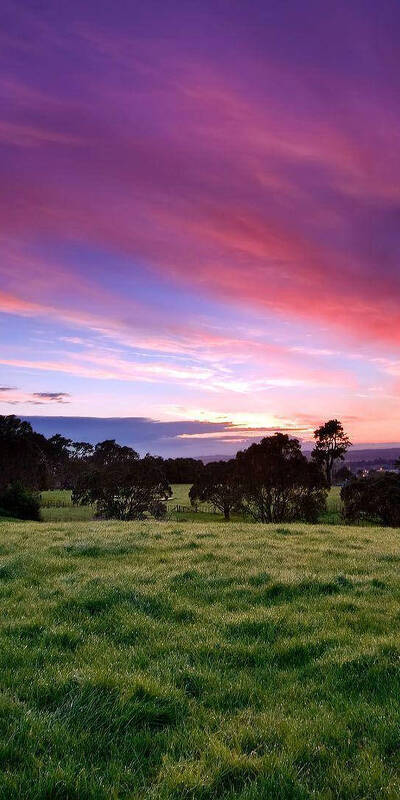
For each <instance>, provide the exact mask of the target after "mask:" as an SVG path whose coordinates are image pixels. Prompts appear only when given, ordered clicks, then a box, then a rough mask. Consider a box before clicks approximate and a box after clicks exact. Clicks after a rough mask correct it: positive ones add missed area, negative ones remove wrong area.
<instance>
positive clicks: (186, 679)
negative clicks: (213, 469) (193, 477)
mask: <svg viewBox="0 0 400 800" xmlns="http://www.w3.org/2000/svg"><path fill="white" fill-rule="evenodd" d="M0 545H1V557H0V594H1V608H2V616H1V628H0V638H1V641H0V666H1V669H0V765H1V769H0V798H1V800H8V799H10V800H11V798H12V799H13V800H14V798H17V797H18V798H19V799H20V800H25V798H26V800H28V798H29V800H39V798H40V800H45V799H46V800H60V799H62V800H89V798H90V799H91V800H94V799H96V800H100V798H101V800H106V799H107V800H109V799H110V798H113V799H114V800H116V798H119V799H120V800H121V799H122V798H125V799H126V800H127V799H128V798H130V800H145V799H146V800H156V798H158V799H160V800H161V799H162V800H166V798H168V799H169V800H171V799H172V798H174V799H176V800H178V798H179V800H183V798H191V800H215V799H216V800H220V799H221V798H226V800H228V798H229V800H232V798H240V800H260V798H261V800H267V798H268V800H305V799H306V798H313V799H314V800H334V799H335V800H355V799H358V800H361V799H362V800H368V799H369V798H376V800H378V798H379V799H380V798H383V800H389V799H390V800H395V798H396V800H397V798H398V797H399V796H400V754H399V752H400V751H399V745H400V702H399V698H400V668H399V667H400V615H399V600H400V580H399V563H400V555H399V533H398V532H396V531H392V530H388V529H386V530H384V529H374V528H368V529H366V528H358V529H357V528H341V527H340V526H335V527H331V528H329V527H323V526H310V527H306V526H301V525H293V526H285V527H277V526H270V527H267V526H256V525H249V524H247V525H243V524H242V525H240V524H236V523H232V524H230V525H224V524H220V525H212V524H208V525H207V524H186V525H177V524H176V523H169V524H168V523H159V524H156V523H150V522H149V523H125V524H121V523H81V524H77V523H59V524H43V523H42V524H40V523H39V524H35V523H24V524H22V523H1V524H0Z"/></svg>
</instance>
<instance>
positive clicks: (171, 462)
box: [162, 458, 204, 483]
mask: <svg viewBox="0 0 400 800" xmlns="http://www.w3.org/2000/svg"><path fill="white" fill-rule="evenodd" d="M162 463H163V468H164V472H165V477H166V478H167V481H168V483H195V482H196V481H197V479H198V478H199V476H200V475H201V474H202V472H203V470H204V464H203V462H202V461H200V460H199V459H196V458H167V459H165V461H162Z"/></svg>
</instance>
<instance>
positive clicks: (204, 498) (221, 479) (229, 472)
mask: <svg viewBox="0 0 400 800" xmlns="http://www.w3.org/2000/svg"><path fill="white" fill-rule="evenodd" d="M189 497H190V502H191V504H192V505H193V506H194V505H196V504H197V503H199V502H200V503H211V504H212V505H213V506H215V507H216V508H218V509H219V511H222V513H223V515H224V518H225V519H226V520H229V519H230V515H231V512H232V511H239V510H240V508H241V504H242V487H241V484H240V481H239V476H238V471H237V463H236V461H235V460H234V459H232V460H231V461H212V462H210V463H209V464H206V466H205V467H204V469H203V470H201V471H200V472H199V474H198V476H197V479H196V480H195V482H194V484H193V486H192V487H191V489H190V492H189Z"/></svg>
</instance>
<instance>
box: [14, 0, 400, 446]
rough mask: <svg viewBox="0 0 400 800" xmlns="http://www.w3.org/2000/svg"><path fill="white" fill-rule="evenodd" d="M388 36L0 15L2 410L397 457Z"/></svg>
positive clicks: (216, 11)
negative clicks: (333, 424) (332, 427)
mask: <svg viewBox="0 0 400 800" xmlns="http://www.w3.org/2000/svg"><path fill="white" fill-rule="evenodd" d="M399 38H400V4H399V3H398V0H379V2H378V0H374V1H372V0H346V2H342V0H334V1H331V0H326V2H324V3H321V2H320V0H318V2H316V0H306V2H305V1H304V0H269V2H265V0H262V2H259V0H253V2H251V3H245V2H243V0H240V1H239V0H202V1H201V2H194V1H193V0H192V1H191V2H183V0H182V1H181V2H174V0H169V2H167V3H166V2H165V0H162V1H160V2H158V0H157V1H155V0H146V2H145V3H144V2H136V0H129V2H128V0H115V2H113V3H110V2H103V1H102V0H96V2H95V0H92V2H89V0H79V2H76V1H75V0H70V2H68V3H60V2H54V0H51V2H46V1H45V0H30V2H24V0H18V2H15V3H14V2H10V1H9V0H2V4H1V10H0V44H1V47H0V67H1V69H0V170H1V172H0V413H2V414H11V413H13V414H17V415H19V416H34V417H37V416H39V417H46V419H47V418H49V417H50V418H53V419H54V424H55V425H56V424H58V421H59V420H61V419H64V421H65V419H66V418H74V419H75V418H82V419H83V420H87V419H88V418H95V419H99V418H105V419H107V420H111V423H110V425H109V424H108V423H107V430H109V429H110V430H111V433H112V432H113V430H115V432H116V435H115V438H118V432H120V433H121V430H122V429H121V426H120V424H119V423H118V420H121V419H123V418H128V419H129V420H132V419H133V420H136V422H135V425H136V423H137V424H138V425H139V427H140V425H142V427H141V428H140V430H141V431H142V434H143V431H144V430H145V429H146V430H147V433H146V436H147V439H146V436H145V437H144V440H143V441H145V442H148V443H149V448H148V449H151V450H152V452H160V453H162V454H168V453H171V454H174V455H176V454H178V453H180V452H182V453H184V454H204V455H207V454H208V453H226V452H234V451H236V450H237V449H238V448H242V447H243V446H244V445H246V444H247V443H248V442H250V441H254V440H256V439H259V438H260V436H262V435H263V434H264V435H266V434H268V433H270V432H271V431H274V430H283V431H288V432H293V435H296V436H299V437H300V438H301V439H302V440H304V441H309V440H310V438H311V437H312V431H313V429H314V428H315V427H316V426H317V425H319V424H320V423H321V422H322V421H324V420H326V419H329V418H332V417H337V418H339V419H341V420H342V421H343V423H344V426H345V428H346V430H347V431H348V432H349V434H350V435H351V438H352V440H353V442H354V443H356V444H362V443H367V442H368V443H378V442H381V443H396V442H400V401H399V397H400V392H399V388H400V224H399V223H400V102H399V101H400V55H399V47H398V42H399ZM113 419H114V427H113V424H112V420H113ZM138 421H139V422H138ZM65 424H66V423H65ZM86 424H87V425H88V426H89V427H90V424H91V423H90V420H89V421H87V423H86ZM93 424H94V423H93ZM129 424H130V425H131V423H129ZM132 424H133V423H132ZM60 425H61V422H60ZM143 426H144V427H143ZM92 427H93V425H92ZM81 428H83V429H84V423H83V422H82V424H81ZM133 430H134V431H136V430H137V431H138V433H137V435H138V437H139V439H140V436H139V428H137V427H136V428H132V425H131V432H132V431H133ZM83 433H84V430H83ZM142 434H141V435H142ZM121 435H122V434H121ZM135 435H136V434H135ZM143 435H144V434H143ZM82 438H85V437H84V436H82ZM86 438H89V436H88V437H86ZM142 439H143V437H142ZM142 439H141V440H140V441H141V442H142ZM143 446H145V445H143ZM146 449H147V448H146Z"/></svg>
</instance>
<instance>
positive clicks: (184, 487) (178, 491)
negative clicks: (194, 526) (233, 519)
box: [41, 483, 341, 524]
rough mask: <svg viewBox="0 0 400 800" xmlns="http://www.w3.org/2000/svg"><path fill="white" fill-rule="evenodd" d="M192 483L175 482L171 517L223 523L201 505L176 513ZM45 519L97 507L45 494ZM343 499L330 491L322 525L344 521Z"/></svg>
mask: <svg viewBox="0 0 400 800" xmlns="http://www.w3.org/2000/svg"><path fill="white" fill-rule="evenodd" d="M190 486H191V484H190V483H175V484H173V485H172V487H171V488H172V492H173V495H172V497H171V499H170V500H169V501H168V504H167V508H168V516H169V517H170V518H171V519H172V518H173V519H174V520H175V521H177V522H191V521H198V522H199V521H200V522H208V521H210V522H217V521H219V522H222V521H223V515H222V514H220V513H217V514H215V513H210V507H205V506H201V505H200V507H199V511H198V512H197V513H196V512H195V511H191V510H190V511H187V510H186V511H184V512H182V511H179V512H175V511H174V509H175V508H176V506H178V505H179V506H184V507H186V508H188V507H190V500H189V489H190ZM41 498H42V510H41V516H42V519H43V520H44V521H45V522H68V521H76V522H78V521H84V520H90V519H93V517H94V508H93V506H73V505H72V503H71V492H70V491H68V490H64V489H62V490H59V491H48V492H42V494H41ZM340 511H341V500H340V489H339V487H338V486H333V487H332V489H331V490H330V492H329V496H328V503H327V511H326V513H325V514H324V515H323V518H322V519H321V522H323V523H324V524H337V523H339V522H340Z"/></svg>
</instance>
